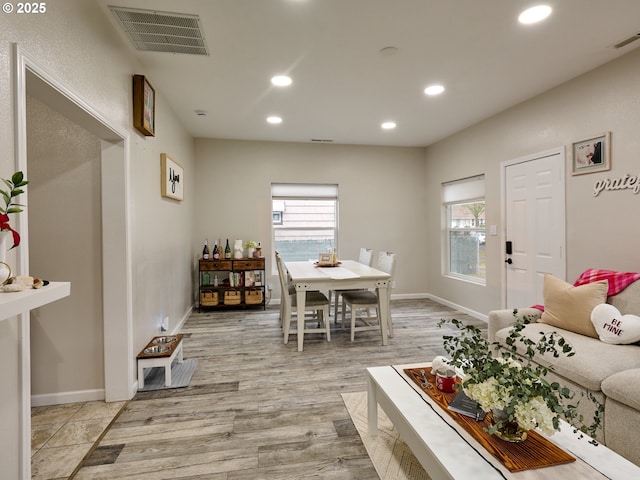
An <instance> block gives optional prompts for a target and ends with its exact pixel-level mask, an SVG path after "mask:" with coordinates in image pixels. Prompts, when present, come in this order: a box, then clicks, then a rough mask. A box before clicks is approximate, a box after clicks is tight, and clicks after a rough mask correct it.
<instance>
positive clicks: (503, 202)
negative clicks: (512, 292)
mask: <svg viewBox="0 0 640 480" xmlns="http://www.w3.org/2000/svg"><path fill="white" fill-rule="evenodd" d="M554 155H559V156H560V170H561V177H562V178H561V180H562V182H563V195H566V185H565V178H566V176H565V172H566V159H565V149H564V147H556V148H552V149H550V150H545V151H542V152H538V153H534V154H531V155H526V156H524V157H519V158H515V159H512V160H506V161H504V162H501V163H500V224H501V225H502V229H501V232H500V254H501V258H504V257H505V256H506V255H505V250H504V245H505V242H506V240H507V175H506V173H507V168H508V167H510V166H512V165H517V164H519V163H526V162H531V161H534V160H537V159H539V158H543V157H550V156H554ZM562 209H563V217H564V222H563V225H566V217H567V212H566V201H565V199H564V198H563V202H562ZM562 235H563V237H564V239H563V245H562V250H563V256H564V258H565V262H564V263H563V269H564V271H565V275H563V276H562V278H565V276H566V268H567V266H566V250H567V239H566V230H564V229H563V231H562ZM500 282H501V285H502V288H501V293H500V295H501V298H500V304H501V305H502V307H501V308H506V305H507V269H506V268H502V272H501V276H500Z"/></svg>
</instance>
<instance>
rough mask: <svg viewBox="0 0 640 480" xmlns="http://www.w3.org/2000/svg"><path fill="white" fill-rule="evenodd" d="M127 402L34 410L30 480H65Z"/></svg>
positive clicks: (32, 413)
mask: <svg viewBox="0 0 640 480" xmlns="http://www.w3.org/2000/svg"><path fill="white" fill-rule="evenodd" d="M125 404H126V402H112V403H105V402H102V401H98V402H85V403H67V404H64V405H52V406H47V407H33V408H32V409H31V478H32V480H53V479H55V480H66V479H69V478H70V477H71V475H73V474H74V471H75V469H76V468H77V466H78V465H79V464H80V461H81V460H82V459H83V458H84V457H85V455H87V453H89V451H90V450H91V449H92V448H93V446H94V444H96V442H97V441H98V440H99V439H100V437H101V436H102V434H103V432H104V431H105V430H106V428H107V427H108V426H109V425H110V424H111V422H112V421H113V420H114V419H115V418H116V417H117V415H118V414H119V413H120V410H122V408H123V407H124V405H125Z"/></svg>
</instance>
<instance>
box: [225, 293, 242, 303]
mask: <svg viewBox="0 0 640 480" xmlns="http://www.w3.org/2000/svg"><path fill="white" fill-rule="evenodd" d="M240 296H241V295H240V290H227V291H226V292H224V304H225V305H240Z"/></svg>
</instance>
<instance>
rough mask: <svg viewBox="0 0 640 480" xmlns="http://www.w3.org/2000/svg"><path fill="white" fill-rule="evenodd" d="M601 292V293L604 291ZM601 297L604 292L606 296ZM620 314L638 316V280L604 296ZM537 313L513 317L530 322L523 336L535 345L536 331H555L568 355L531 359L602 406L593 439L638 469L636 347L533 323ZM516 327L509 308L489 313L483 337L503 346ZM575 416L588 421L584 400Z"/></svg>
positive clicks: (589, 408) (639, 373) (639, 364)
mask: <svg viewBox="0 0 640 480" xmlns="http://www.w3.org/2000/svg"><path fill="white" fill-rule="evenodd" d="M605 291H606V290H605ZM605 295H606V294H605ZM607 303H610V304H612V305H614V306H615V307H616V308H617V309H618V310H619V311H620V313H621V314H623V315H624V314H632V315H638V316H640V280H637V281H635V282H633V283H632V284H631V285H629V286H628V287H626V288H625V289H624V290H622V291H621V292H620V293H618V294H617V295H615V296H611V297H608V298H607ZM541 314H542V312H541V311H540V310H539V309H536V308H520V309H518V316H519V317H520V316H526V317H528V318H529V319H530V320H535V321H534V322H533V323H529V324H528V325H526V326H525V328H524V330H523V334H524V335H526V336H527V337H528V338H531V339H532V340H534V341H536V340H538V339H539V338H540V337H541V332H543V333H549V332H552V331H556V332H558V333H559V334H560V335H562V337H563V338H564V339H565V340H567V341H568V342H569V343H570V344H571V345H572V346H573V348H574V350H575V352H576V354H575V355H574V356H572V357H567V356H563V355H561V356H560V357H559V358H553V357H552V356H550V355H546V356H544V357H541V356H539V355H536V357H534V360H535V361H536V362H538V363H539V364H544V365H549V364H552V365H553V372H552V373H550V374H549V375H550V379H551V380H557V381H558V382H560V384H562V385H564V386H566V387H568V388H570V389H571V390H572V391H573V392H575V393H576V394H577V395H581V394H582V393H587V392H590V393H591V394H593V395H594V397H595V398H596V399H597V400H598V401H599V402H600V403H602V404H603V405H604V415H603V419H602V429H601V430H600V431H599V432H598V434H597V435H596V438H597V439H598V440H599V441H600V442H602V443H604V444H605V445H607V446H608V447H609V448H611V449H612V450H614V451H616V452H617V453H619V454H620V455H622V456H624V457H625V458H627V459H629V460H630V461H632V462H633V463H635V464H636V465H639V466H640V345H639V344H638V343H635V344H630V345H614V344H609V343H604V342H602V341H601V340H600V339H599V338H593V337H590V336H586V335H583V334H579V333H575V332H573V331H569V330H565V329H563V328H560V327H558V326H553V325H549V324H546V323H538V322H539V320H540V317H541ZM514 323H515V317H514V312H513V310H494V311H492V312H490V313H489V325H488V327H489V328H488V339H489V341H490V342H494V341H495V342H498V343H499V344H500V345H504V341H505V338H506V337H507V335H508V331H509V328H510V327H511V326H512V325H513V324H514ZM581 405H582V407H581V408H580V409H579V413H581V414H583V415H584V416H585V418H586V419H587V423H589V421H590V419H591V418H592V417H593V410H594V409H593V404H592V403H591V402H589V401H583V402H582V403H581Z"/></svg>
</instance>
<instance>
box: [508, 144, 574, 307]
mask: <svg viewBox="0 0 640 480" xmlns="http://www.w3.org/2000/svg"><path fill="white" fill-rule="evenodd" d="M564 165H565V159H564V149H562V148H561V149H557V150H553V151H550V152H545V153H542V154H538V155H532V156H530V157H525V158H522V159H518V160H513V161H511V162H505V163H504V164H503V170H502V171H503V175H504V177H503V178H504V182H503V185H504V196H503V198H504V202H505V203H504V217H503V218H504V220H505V229H504V232H505V238H504V244H503V252H504V254H505V263H504V265H505V275H504V276H503V278H504V279H505V280H506V281H505V307H506V308H515V307H530V306H532V305H535V304H543V303H544V302H543V297H542V286H543V279H544V275H545V274H547V273H549V274H552V275H554V276H556V277H558V278H561V279H563V280H564V279H565V275H566V260H565V201H564V170H565V168H564ZM509 248H510V249H511V253H508V250H509Z"/></svg>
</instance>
